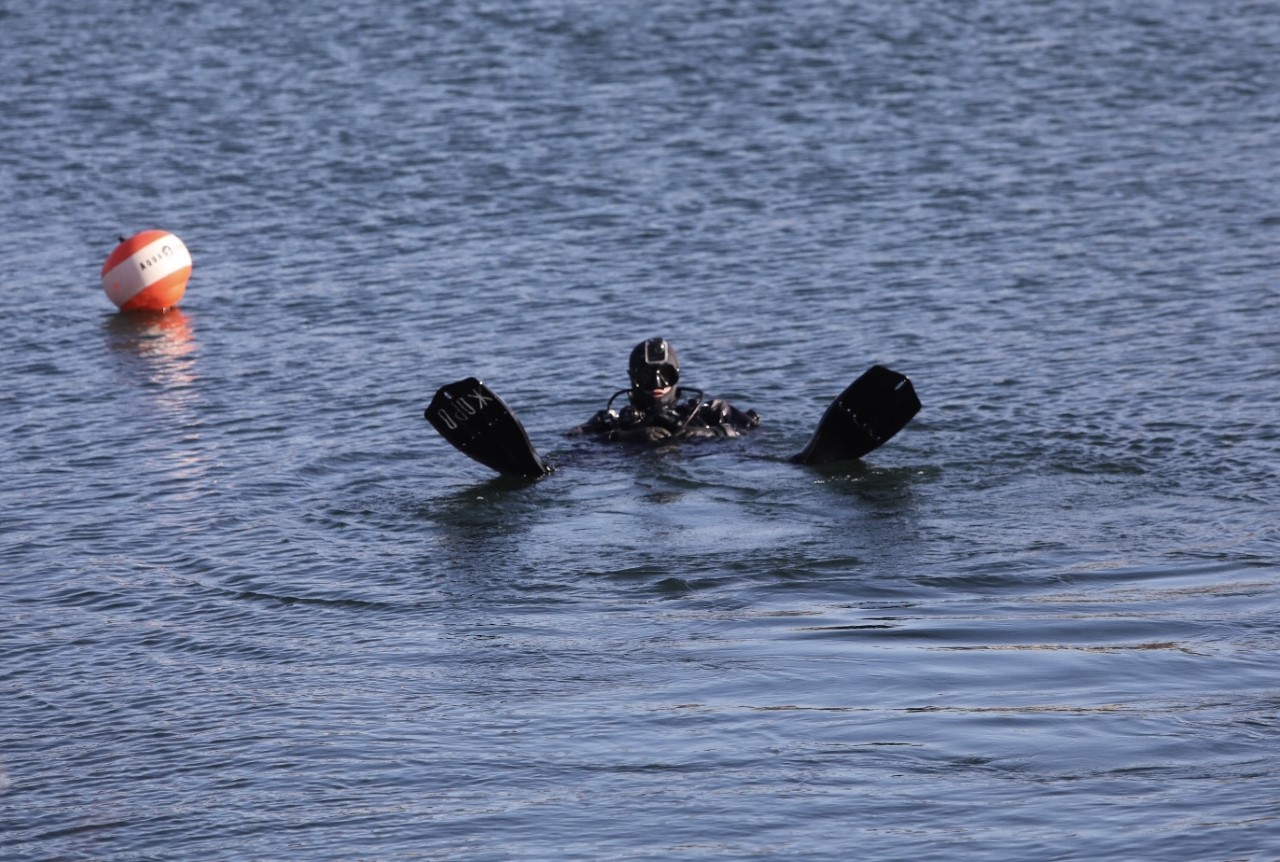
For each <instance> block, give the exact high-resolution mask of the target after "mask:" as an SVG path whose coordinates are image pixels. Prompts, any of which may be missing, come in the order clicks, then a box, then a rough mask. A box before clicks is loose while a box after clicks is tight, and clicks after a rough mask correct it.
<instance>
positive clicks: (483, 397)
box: [423, 377, 555, 479]
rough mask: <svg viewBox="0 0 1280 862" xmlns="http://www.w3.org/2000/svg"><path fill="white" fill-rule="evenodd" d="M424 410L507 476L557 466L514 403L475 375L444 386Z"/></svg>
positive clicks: (471, 453)
mask: <svg viewBox="0 0 1280 862" xmlns="http://www.w3.org/2000/svg"><path fill="white" fill-rule="evenodd" d="M423 415H425V416H426V418H427V421H428V422H430V423H431V424H432V425H433V426H434V427H435V429H436V430H437V431H439V432H440V436H441V437H443V438H444V439H446V440H448V441H449V442H450V443H452V444H453V445H454V446H455V447H456V448H457V449H458V450H459V451H460V452H462V453H463V454H464V455H467V456H468V457H470V458H473V459H475V460H476V461H479V462H480V463H481V464H483V465H485V466H486V467H488V468H490V469H491V470H496V471H498V472H499V473H501V474H502V475H504V476H520V477H524V478H527V479H537V478H539V477H542V476H545V475H547V474H548V473H551V472H552V471H553V470H554V469H555V468H554V467H552V466H551V465H550V464H547V463H545V462H544V461H543V460H542V459H541V458H540V457H538V453H537V451H536V450H535V449H534V448H533V444H532V443H530V442H529V435H528V434H527V433H525V430H524V426H523V425H521V424H520V420H519V419H517V418H516V414H514V413H512V412H511V408H509V407H508V406H507V405H506V404H504V403H503V401H502V399H501V398H499V397H498V396H497V395H495V394H494V393H493V390H492V389H490V388H489V387H488V386H485V385H484V384H483V383H481V382H480V381H479V380H477V379H476V378H474V377H468V378H466V379H464V380H459V381H457V382H456V383H449V384H447V385H445V386H441V387H440V389H439V390H437V391H436V394H435V397H434V398H432V399H431V404H430V405H428V407H427V409H426V410H425V411H424V412H423Z"/></svg>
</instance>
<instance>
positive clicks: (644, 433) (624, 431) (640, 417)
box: [569, 389, 760, 443]
mask: <svg viewBox="0 0 1280 862" xmlns="http://www.w3.org/2000/svg"><path fill="white" fill-rule="evenodd" d="M625 392H626V390H625V389H624V390H622V391H621V392H618V393H617V394H615V395H614V396H613V398H610V399H609V404H610V405H612V404H613V400H614V398H617V397H618V395H622V394H623V393H625ZM686 396H688V397H686ZM759 424H760V415H759V414H758V413H756V411H754V410H745V411H744V410H739V409H738V408H737V407H734V406H733V405H732V404H730V403H729V402H727V401H723V400H721V399H718V398H717V399H713V400H711V401H705V400H703V398H702V393H700V392H696V390H695V391H694V392H693V393H690V392H689V390H686V389H677V390H676V397H675V399H674V401H673V403H672V404H670V405H656V406H654V407H650V408H648V409H647V410H646V409H641V408H638V407H634V406H632V405H628V406H626V407H623V408H622V410H620V411H619V410H613V409H612V408H611V407H605V409H604V410H600V411H598V412H597V413H596V414H595V415H594V416H592V417H591V418H590V419H589V420H587V422H585V423H584V424H582V425H579V426H577V427H576V428H574V429H572V430H571V431H570V432H569V434H570V435H574V436H576V435H581V434H590V435H592V436H596V437H600V438H602V439H604V440H617V441H620V442H624V443H660V442H663V441H665V440H673V439H677V440H678V439H686V438H696V437H737V436H739V435H741V434H742V432H743V431H747V430H749V429H751V428H755V427H757V426H759Z"/></svg>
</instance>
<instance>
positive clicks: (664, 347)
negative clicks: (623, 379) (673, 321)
mask: <svg viewBox="0 0 1280 862" xmlns="http://www.w3.org/2000/svg"><path fill="white" fill-rule="evenodd" d="M627 373H628V374H629V375H630V376H631V391H630V392H628V397H630V399H631V403H632V404H634V405H635V406H636V407H641V408H645V409H648V408H650V407H656V406H662V407H666V406H668V405H670V404H674V403H675V400H676V381H677V380H679V379H680V360H679V359H677V358H676V349H675V348H674V347H672V346H671V345H670V344H668V343H667V341H666V339H663V338H650V339H649V340H648V341H642V342H640V343H639V344H637V345H636V347H635V350H632V351H631V361H630V363H629V364H628V366H627Z"/></svg>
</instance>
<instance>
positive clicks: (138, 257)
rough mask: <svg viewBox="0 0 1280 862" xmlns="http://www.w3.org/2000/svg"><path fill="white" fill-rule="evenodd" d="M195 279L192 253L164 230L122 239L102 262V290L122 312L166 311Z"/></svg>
mask: <svg viewBox="0 0 1280 862" xmlns="http://www.w3.org/2000/svg"><path fill="white" fill-rule="evenodd" d="M189 278H191V253H190V252H189V251H187V247H186V246H185V245H183V244H182V240H180V239H178V238H177V237H176V236H174V235H173V234H171V233H169V232H168V231H164V230H144V231H142V233H137V234H134V235H133V236H131V237H129V238H128V239H121V240H120V244H119V245H118V246H116V248H115V251H113V252H111V254H110V255H109V256H108V257H107V262H106V263H104V264H103V265H102V289H103V290H104V291H106V293H107V298H108V299H110V300H111V301H112V302H113V303H115V305H116V307H117V308H119V309H120V310H121V311H164V310H165V309H167V308H172V307H173V306H175V305H177V304H178V300H180V299H182V294H184V293H186V291H187V279H189Z"/></svg>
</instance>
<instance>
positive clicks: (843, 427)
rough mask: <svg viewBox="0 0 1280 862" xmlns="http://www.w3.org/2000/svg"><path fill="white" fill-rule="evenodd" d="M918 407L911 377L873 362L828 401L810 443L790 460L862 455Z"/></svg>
mask: <svg viewBox="0 0 1280 862" xmlns="http://www.w3.org/2000/svg"><path fill="white" fill-rule="evenodd" d="M919 411H920V399H919V398H918V397H917V396H916V391H915V387H913V386H912V385H911V380H910V379H908V378H907V377H906V376H905V375H902V374H899V373H898V372H896V371H890V370H889V369H888V368H885V367H884V366H882V365H874V366H872V367H871V368H870V369H868V370H867V371H866V373H864V374H863V375H862V376H861V377H859V378H858V379H857V380H855V381H853V382H852V383H850V384H849V387H848V388H847V389H845V390H844V392H841V393H840V395H839V397H838V398H836V400H835V401H832V402H831V406H830V407H828V408H827V411H826V412H825V413H824V414H822V420H821V421H820V422H819V423H818V429H817V430H816V431H815V432H814V434H813V439H811V440H810V441H809V445H807V446H805V447H804V450H803V451H802V452H800V453H799V454H798V455H795V456H793V457H792V459H791V460H792V461H793V462H794V463H796V464H825V463H828V462H830V461H848V460H852V459H854V458H861V457H862V456H863V455H866V454H867V453H868V452H870V451H872V450H873V449H876V448H877V447H879V446H880V445H881V444H883V443H884V442H885V441H887V440H888V439H889V438H890V437H892V436H893V435H894V434H897V433H898V432H899V431H901V430H902V429H903V427H904V426H905V425H906V424H907V423H908V422H910V421H911V417H913V416H915V415H916V413H918V412H919Z"/></svg>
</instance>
